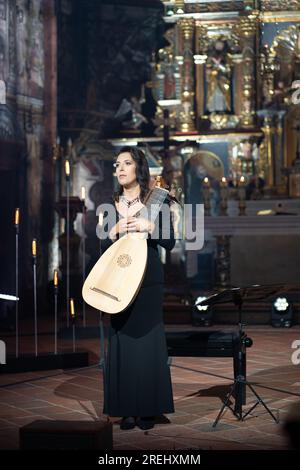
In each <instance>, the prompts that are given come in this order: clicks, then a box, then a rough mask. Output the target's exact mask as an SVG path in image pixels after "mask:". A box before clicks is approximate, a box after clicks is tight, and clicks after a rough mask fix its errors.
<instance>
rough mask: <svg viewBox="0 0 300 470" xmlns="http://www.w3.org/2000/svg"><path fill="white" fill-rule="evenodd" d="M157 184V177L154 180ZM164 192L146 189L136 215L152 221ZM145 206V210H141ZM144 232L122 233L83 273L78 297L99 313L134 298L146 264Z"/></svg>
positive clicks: (114, 310) (117, 308)
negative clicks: (88, 271) (87, 271)
mask: <svg viewBox="0 0 300 470" xmlns="http://www.w3.org/2000/svg"><path fill="white" fill-rule="evenodd" d="M158 184H160V179H159V180H158ZM167 195H168V190H166V189H165V188H162V187H160V186H155V187H154V188H152V189H150V191H149V193H148V195H147V197H146V199H145V201H144V206H145V207H144V208H143V209H141V211H139V214H140V215H142V216H145V214H147V215H148V220H150V221H151V222H155V220H156V218H157V216H158V213H159V211H160V209H161V207H162V205H163V203H164V201H165V199H166V197H167ZM145 209H146V210H145ZM147 236H148V232H147V233H143V232H130V233H125V234H123V235H122V236H121V237H120V238H119V239H118V240H117V241H115V242H114V243H113V244H112V245H111V246H110V247H109V248H108V249H107V250H106V251H105V252H104V253H103V255H102V256H101V257H100V258H99V260H98V261H97V263H96V264H95V266H94V267H93V268H92V270H91V272H90V273H89V275H88V276H87V278H86V280H85V282H84V285H83V288H82V296H83V298H84V300H85V302H86V303H87V304H89V305H91V306H92V307H94V308H96V309H98V310H101V311H102V312H105V313H109V314H115V313H119V312H122V311H123V310H125V309H126V308H127V307H129V305H130V304H131V303H132V302H133V301H134V299H135V297H136V295H137V293H138V291H139V289H140V287H141V284H142V282H143V278H144V274H145V271H146V266H147V255H148V249H147Z"/></svg>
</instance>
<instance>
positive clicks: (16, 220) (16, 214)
mask: <svg viewBox="0 0 300 470" xmlns="http://www.w3.org/2000/svg"><path fill="white" fill-rule="evenodd" d="M19 222H20V209H19V208H18V207H17V209H16V211H15V226H16V227H18V225H19Z"/></svg>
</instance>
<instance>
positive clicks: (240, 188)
mask: <svg viewBox="0 0 300 470" xmlns="http://www.w3.org/2000/svg"><path fill="white" fill-rule="evenodd" d="M245 185H246V182H245V177H244V176H241V177H240V181H239V185H238V196H239V199H245V198H246V188H245Z"/></svg>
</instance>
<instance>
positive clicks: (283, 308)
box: [271, 297, 293, 328]
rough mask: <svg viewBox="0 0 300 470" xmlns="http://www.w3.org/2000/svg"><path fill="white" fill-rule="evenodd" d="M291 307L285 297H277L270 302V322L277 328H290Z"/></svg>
mask: <svg viewBox="0 0 300 470" xmlns="http://www.w3.org/2000/svg"><path fill="white" fill-rule="evenodd" d="M292 320H293V308H292V305H291V304H290V303H289V302H288V300H287V298H286V297H277V298H276V299H275V300H274V302H273V304H272V312H271V324H272V326H274V327H277V328H290V327H291V326H292Z"/></svg>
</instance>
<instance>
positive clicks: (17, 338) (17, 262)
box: [15, 208, 20, 357]
mask: <svg viewBox="0 0 300 470" xmlns="http://www.w3.org/2000/svg"><path fill="white" fill-rule="evenodd" d="M19 224H20V210H19V208H17V209H16V210H15V231H16V236H15V253H16V260H15V261H16V267H15V274H16V299H17V300H16V311H15V319H16V326H15V328H16V357H19Z"/></svg>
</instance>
